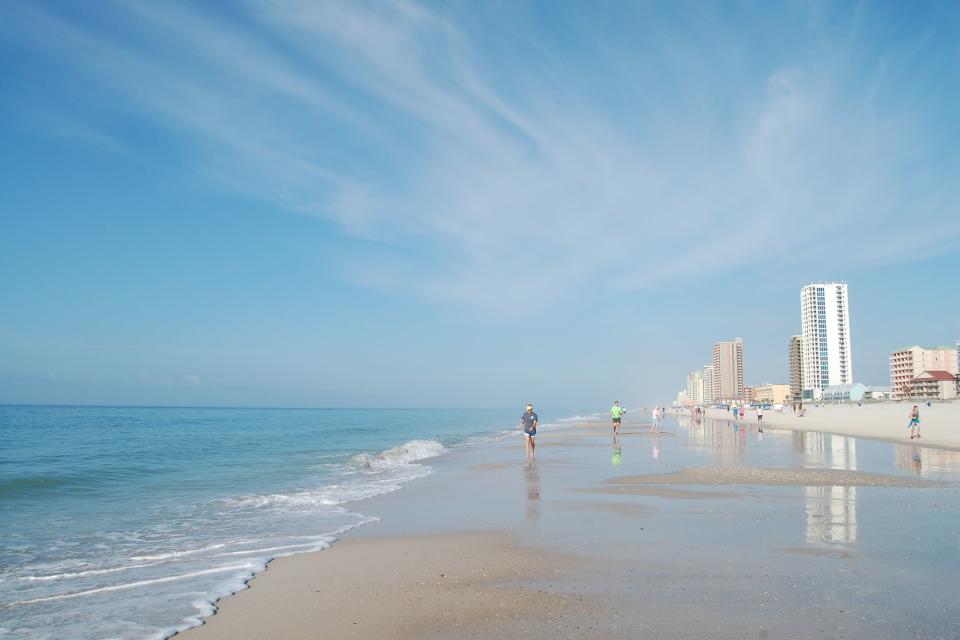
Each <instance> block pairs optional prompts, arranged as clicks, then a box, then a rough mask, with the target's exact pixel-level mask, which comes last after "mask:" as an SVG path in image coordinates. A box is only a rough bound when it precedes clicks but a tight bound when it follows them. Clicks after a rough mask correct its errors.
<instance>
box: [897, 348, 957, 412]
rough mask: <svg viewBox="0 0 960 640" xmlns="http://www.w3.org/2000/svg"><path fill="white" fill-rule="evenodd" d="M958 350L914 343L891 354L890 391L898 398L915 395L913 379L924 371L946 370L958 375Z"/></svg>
mask: <svg viewBox="0 0 960 640" xmlns="http://www.w3.org/2000/svg"><path fill="white" fill-rule="evenodd" d="M957 359H958V350H956V349H954V348H953V347H944V346H939V347H921V346H917V345H914V346H912V347H908V348H906V349H898V350H896V351H894V352H892V353H891V354H890V391H891V393H892V394H893V397H894V398H895V399H896V400H903V399H905V398H910V397H913V395H914V391H913V380H914V379H915V378H916V377H917V376H919V375H920V374H921V373H923V372H924V371H946V372H947V373H949V374H952V375H954V376H956V375H957V374H958V373H960V370H958V369H957V365H958V362H957Z"/></svg>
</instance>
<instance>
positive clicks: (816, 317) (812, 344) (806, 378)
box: [800, 282, 853, 400]
mask: <svg viewBox="0 0 960 640" xmlns="http://www.w3.org/2000/svg"><path fill="white" fill-rule="evenodd" d="M800 322H801V327H802V331H801V336H802V340H803V345H802V346H803V358H802V365H801V366H802V367H803V372H802V376H803V397H804V399H805V400H817V399H819V398H820V395H821V394H822V392H823V389H825V388H826V387H829V386H832V385H838V384H852V383H853V353H852V351H851V348H850V305H849V302H848V295H847V283H845V282H815V283H813V284H808V285H807V286H805V287H803V288H802V289H801V290H800Z"/></svg>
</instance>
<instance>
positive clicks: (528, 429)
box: [520, 404, 540, 458]
mask: <svg viewBox="0 0 960 640" xmlns="http://www.w3.org/2000/svg"><path fill="white" fill-rule="evenodd" d="M539 421H540V417H539V416H538V415H537V414H536V413H534V412H533V405H532V404H528V405H527V411H526V413H524V414H523V415H522V416H520V427H521V428H522V429H523V444H524V448H525V449H526V451H527V457H528V458H532V457H533V454H534V451H535V450H536V448H537V442H536V440H535V438H536V437H537V422H539Z"/></svg>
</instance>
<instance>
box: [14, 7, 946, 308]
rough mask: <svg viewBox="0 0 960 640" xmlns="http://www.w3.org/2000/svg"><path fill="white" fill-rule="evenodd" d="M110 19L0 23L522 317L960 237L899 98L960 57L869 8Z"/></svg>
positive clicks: (916, 115)
mask: <svg viewBox="0 0 960 640" xmlns="http://www.w3.org/2000/svg"><path fill="white" fill-rule="evenodd" d="M115 7H116V11H115V12H114V13H113V14H112V15H111V20H110V24H109V25H106V26H105V25H102V24H101V25H93V24H90V23H88V22H84V21H83V20H77V19H72V18H70V17H68V16H65V15H57V14H52V13H47V12H44V11H42V10H40V9H37V8H34V7H31V6H28V5H18V6H15V7H14V8H12V9H10V10H9V11H10V12H11V13H12V14H16V15H15V17H16V19H17V21H18V22H19V23H20V24H21V25H22V26H23V27H24V28H23V29H21V30H19V33H18V35H17V36H16V37H17V38H19V39H26V40H27V41H28V42H29V44H30V45H31V46H35V47H39V48H40V49H42V50H44V51H46V52H47V53H48V54H49V55H51V56H52V57H53V58H54V59H56V60H58V61H59V62H60V63H61V64H63V65H65V66H66V67H68V68H70V69H71V70H72V72H73V73H75V74H76V75H77V77H79V78H83V79H84V80H85V81H86V82H87V83H89V84H87V85H86V86H88V87H89V90H91V91H94V92H96V93H98V94H99V93H102V94H103V95H104V96H109V98H108V99H107V100H108V101H118V102H119V103H121V104H122V105H123V108H125V109H128V110H130V111H132V112H134V113H136V114H138V115H139V116H141V117H143V118H145V119H149V120H150V121H152V122H155V123H157V124H158V125H160V126H163V127H166V128H168V129H169V131H171V133H173V134H174V135H176V136H177V138H178V139H180V140H181V142H182V143H183V144H186V145H191V146H194V147H197V148H198V149H199V150H200V151H201V154H200V156H199V157H200V158H201V160H200V165H199V166H198V169H200V170H202V171H203V172H204V173H205V175H209V176H211V177H213V178H214V179H216V180H217V181H219V182H220V183H222V184H224V185H226V186H228V187H229V188H232V189H238V190H242V191H243V192H246V193H249V194H251V195H252V196H255V197H258V198H262V199H265V200H267V201H270V202H273V203H276V204H277V205H278V206H280V207H283V208H285V209H287V210H289V211H295V212H299V213H306V214H310V215H316V216H321V217H324V218H328V219H330V220H333V221H335V222H336V223H338V224H339V225H340V227H341V228H342V229H343V232H344V233H346V234H350V235H354V236H358V237H363V238H369V239H371V241H372V242H373V244H371V246H370V248H369V249H368V250H365V251H364V252H363V255H362V256H357V257H356V258H355V259H354V258H351V256H349V255H347V256H345V257H344V263H343V271H344V276H345V277H346V278H348V279H350V280H352V281H354V282H357V283H361V284H363V285H364V286H369V287H374V288H381V289H388V290H396V291H403V292H413V293H415V294H417V295H423V296H427V297H434V298H439V299H443V300H456V301H460V302H464V303H468V304H476V305H480V306H484V307H510V308H512V307H515V306H516V305H517V304H519V303H520V302H521V301H525V300H529V299H531V298H533V299H535V300H537V301H538V303H539V304H549V303H550V302H551V301H553V300H557V299H562V298H564V297H566V296H569V295H573V294H576V293H577V292H581V291H583V290H587V289H590V290H600V291H604V290H607V291H635V290H637V289H640V288H643V287H648V286H653V285H657V284H660V283H664V282H671V281H681V282H682V281H683V280H684V279H686V278H703V277H704V276H705V275H707V274H709V275H711V276H719V275H722V274H723V273H724V272H726V271H729V270H732V269H740V268H745V267H749V266H751V265H757V264H766V263H770V262H776V263H784V262H790V261H794V262H801V261H810V262H814V263H831V264H833V265H835V266H837V267H849V266H856V265H863V264H870V263H871V262H873V261H879V260H889V259H890V258H891V257H896V256H903V255H904V254H905V252H906V253H907V254H926V253H930V252H944V251H952V250H955V249H956V248H958V247H960V225H957V224H956V220H957V219H958V216H960V204H958V203H960V152H958V150H957V148H956V146H955V145H944V143H943V140H942V136H941V133H940V131H939V127H940V124H941V122H940V121H938V120H937V116H936V113H933V114H931V110H930V108H929V104H928V99H932V98H933V96H923V95H921V96H917V99H916V100H913V101H910V100H903V99H902V98H901V97H900V96H902V95H903V94H904V93H905V92H907V93H909V92H910V91H911V90H912V89H913V88H914V85H913V84H912V82H913V79H912V77H911V76H912V69H913V68H914V65H915V64H916V61H917V59H918V57H920V56H924V55H927V56H929V55H931V48H933V49H934V53H940V54H942V53H944V51H943V50H941V49H938V48H937V47H941V48H942V47H946V48H947V49H948V50H949V51H950V52H952V53H953V54H956V53H957V47H956V44H955V43H954V44H950V43H947V44H940V43H942V42H943V41H942V39H938V38H937V37H936V34H934V35H933V36H931V35H930V34H929V33H924V34H919V35H918V36H917V38H916V39H915V40H914V41H909V42H898V43H891V44H889V45H885V44H882V43H881V44H877V40H876V38H872V37H871V36H870V34H869V33H868V31H869V30H868V29H867V27H865V26H864V25H865V24H867V25H869V18H870V16H869V15H864V12H863V11H856V12H851V13H850V14H849V15H844V14H843V13H842V12H840V13H839V14H838V15H834V16H831V17H830V18H827V17H824V16H822V15H818V14H816V13H815V12H813V11H810V12H808V11H807V10H806V9H804V8H794V9H786V10H783V11H784V12H785V13H780V14H778V15H776V16H771V17H770V18H769V20H767V21H764V20H759V23H755V24H753V25H751V26H750V28H752V29H754V30H755V32H756V33H755V34H754V35H759V34H762V33H765V32H769V31H771V30H776V29H786V28H787V27H789V29H790V36H791V40H792V41H793V42H794V43H795V44H794V45H793V46H792V47H787V46H777V43H772V42H770V41H765V40H763V39H762V38H760V37H756V38H753V39H751V38H749V37H740V38H738V37H734V36H735V30H736V29H737V28H740V27H741V26H742V24H741V23H740V22H739V21H738V19H737V17H736V16H724V15H723V14H722V13H710V12H704V15H699V14H694V13H690V12H686V10H677V12H676V13H674V14H673V15H671V16H670V19H669V20H667V19H656V20H655V19H651V17H650V16H649V15H646V14H634V13H633V11H632V10H630V9H629V7H620V10H622V11H623V12H624V14H623V15H622V16H620V17H619V19H618V20H617V21H616V22H617V24H610V23H609V21H608V18H609V16H604V15H602V14H601V13H600V12H599V10H591V9H590V8H587V7H579V8H577V7H574V8H573V9H572V10H571V11H568V12H559V11H557V12H549V10H544V11H547V14H546V15H543V16H539V17H541V18H542V20H541V22H542V23H543V24H536V23H535V22H534V23H531V26H530V28H529V29H513V28H512V25H511V22H510V21H511V20H512V19H513V18H514V17H515V16H514V15H513V14H511V13H509V12H508V11H507V10H506V9H501V11H504V13H505V15H501V14H498V13H497V12H496V11H494V10H493V9H492V8H490V7H470V6H461V5H425V4H418V3H413V2H401V1H395V2H387V3H356V2H340V1H330V2H324V3H313V2H305V1H301V0H273V1H271V2H257V3H249V4H241V5H238V6H237V7H235V9H236V10H233V11H230V12H228V13H227V12H225V13H224V14H217V15H214V13H213V12H212V10H210V9H209V8H207V9H203V8H198V7H197V6H194V5H186V4H183V5H179V4H168V3H164V4H140V3H118V4H116V5H115ZM639 10H640V9H638V11H639ZM791 12H801V14H802V15H792V14H791ZM867 13H869V12H867ZM801 18H802V19H801ZM545 24H550V25H551V26H550V27H547V26H545ZM838 24H839V25H840V26H839V27H838V26H836V25H838ZM955 79H956V78H955ZM939 98H940V99H941V100H943V99H946V100H950V101H953V104H954V106H958V105H957V103H958V102H960V100H958V98H957V95H956V93H952V94H949V95H946V96H939ZM114 108H116V107H115V106H114ZM918 218H922V219H923V220H924V228H925V229H927V230H929V232H926V233H918V232H917V231H916V225H915V224H914V221H915V220H916V219H918Z"/></svg>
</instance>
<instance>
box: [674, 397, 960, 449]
mask: <svg viewBox="0 0 960 640" xmlns="http://www.w3.org/2000/svg"><path fill="white" fill-rule="evenodd" d="M914 404H915V403H912V402H882V403H876V404H865V405H863V406H861V407H858V406H857V405H856V404H847V405H839V406H838V405H822V406H819V407H818V406H816V404H807V405H806V409H807V413H806V415H805V416H804V417H802V418H801V417H800V416H799V415H797V414H794V413H793V411H792V409H791V408H790V407H785V408H784V410H783V412H782V413H780V412H777V411H773V410H771V409H768V410H766V411H764V412H763V423H764V425H765V426H766V425H770V426H774V427H779V428H783V429H791V430H794V431H820V432H825V433H837V434H840V435H846V436H855V437H862V438H875V439H882V440H890V441H893V442H908V443H909V442H910V430H909V429H908V428H907V425H908V423H909V421H910V418H909V414H910V411H911V410H912V409H913V406H914ZM918 406H919V408H920V421H921V424H920V426H921V432H922V437H921V438H920V442H919V443H920V444H923V445H924V446H928V447H940V448H946V449H958V450H960V402H941V403H934V404H933V406H931V407H927V406H926V405H925V404H923V403H920V404H919V405H918ZM685 413H689V412H684V411H680V415H684V414H685ZM707 417H708V418H713V419H717V420H730V419H731V416H730V412H729V411H724V410H723V409H708V410H707ZM744 421H746V422H749V423H750V424H756V422H757V412H756V411H755V410H750V409H748V410H747V411H746V412H745V415H744Z"/></svg>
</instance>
